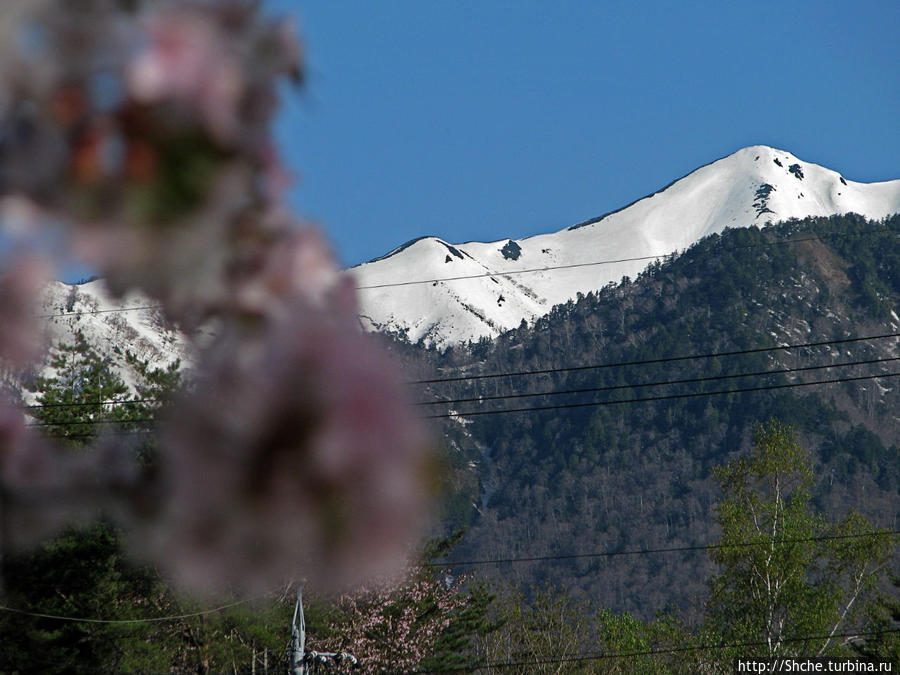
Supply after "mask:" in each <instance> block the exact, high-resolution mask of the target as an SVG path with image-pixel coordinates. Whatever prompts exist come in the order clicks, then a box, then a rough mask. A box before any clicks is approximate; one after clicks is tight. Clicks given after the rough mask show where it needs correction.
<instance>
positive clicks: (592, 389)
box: [416, 356, 900, 406]
mask: <svg viewBox="0 0 900 675" xmlns="http://www.w3.org/2000/svg"><path fill="white" fill-rule="evenodd" d="M889 361H900V356H891V357H888V358H882V359H867V360H865V361H848V362H844V363H832V364H822V365H818V366H802V367H798V368H779V369H777V370H760V371H756V372H752V373H734V374H731V375H709V376H706V377H691V378H686V379H682V380H664V381H661V382H641V383H638V384H616V385H610V386H606V387H585V388H583V389H563V390H559V391H539V392H535V393H531V394H496V395H492V396H473V397H470V398H456V399H449V400H435V401H418V402H417V403H416V405H419V406H423V405H441V404H457V403H482V402H483V401H498V400H507V399H515V398H529V397H535V396H562V395H569V394H593V393H599V392H604V391H619V390H622V389H640V388H642V387H663V386H667V385H673V384H696V383H700V382H717V381H720V380H733V379H740V378H744V377H761V376H766V375H784V374H790V373H800V372H806V371H811V370H823V369H828V368H846V367H850V366H862V365H870V364H873V363H887V362H889Z"/></svg>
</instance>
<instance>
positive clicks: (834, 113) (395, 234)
mask: <svg viewBox="0 0 900 675" xmlns="http://www.w3.org/2000/svg"><path fill="white" fill-rule="evenodd" d="M266 4H267V6H268V7H269V8H270V9H271V10H272V11H275V12H281V13H284V12H286V13H290V14H292V15H294V16H295V17H296V19H297V23H298V26H299V29H300V33H301V35H302V37H303V39H304V43H305V49H306V53H307V68H308V69H307V74H308V81H307V84H306V86H305V87H304V89H303V90H302V91H301V92H300V93H298V94H291V95H289V96H288V97H287V99H286V100H285V106H284V111H283V113H282V114H281V116H280V118H279V120H278V125H277V135H278V139H279V141H280V144H281V148H282V152H283V154H284V156H285V158H286V160H287V162H288V164H289V165H290V167H291V168H292V169H293V170H294V172H295V173H296V174H297V177H298V182H297V184H296V186H295V188H294V189H293V190H292V192H291V194H290V201H291V204H292V205H293V206H294V207H295V208H296V210H297V211H298V212H299V213H301V214H302V215H304V216H307V217H309V218H310V219H312V220H314V221H316V222H318V223H319V224H320V225H321V226H322V227H323V228H324V229H325V231H326V232H327V233H328V235H329V237H330V238H331V240H332V242H333V244H334V246H335V249H336V252H337V254H338V256H339V258H340V259H341V261H342V263H344V264H348V265H349V264H356V263H359V262H362V261H365V260H367V259H370V258H373V257H376V256H378V255H381V254H383V253H386V252H387V251H388V250H390V249H391V248H393V247H394V246H397V245H399V244H401V243H403V242H404V241H406V240H408V239H411V238H414V237H417V236H421V235H426V234H433V235H437V236H440V237H443V238H445V239H448V240H451V241H456V242H459V241H466V240H472V239H478V240H492V239H499V238H502V237H521V236H527V235H530V234H536V233H539V232H546V231H551V230H555V229H560V228H563V227H566V226H568V225H570V224H573V223H575V222H578V221H581V220H584V219H587V218H590V217H592V216H596V215H599V214H601V213H604V212H606V211H609V210H612V209H615V208H618V207H620V206H623V205H624V204H626V203H628V202H630V201H632V200H634V199H636V198H639V197H642V196H644V195H645V194H647V193H650V192H653V191H655V190H657V189H659V188H660V187H662V186H664V185H666V184H667V183H669V182H670V181H672V180H673V179H675V178H678V177H680V176H682V175H684V174H686V173H688V172H690V171H691V170H693V169H694V168H696V167H698V166H700V165H702V164H705V163H707V162H710V161H712V160H714V159H717V158H719V157H722V156H724V155H727V154H730V153H731V152H733V151H735V150H737V149H739V148H741V147H744V146H746V145H752V144H756V143H762V144H767V145H772V146H775V147H779V148H782V149H785V150H788V151H790V152H792V153H794V154H796V155H797V156H799V157H800V158H801V159H804V160H807V161H811V162H816V163H818V164H823V165H825V166H828V167H829V168H833V169H835V170H838V171H841V172H842V173H843V174H844V175H845V176H846V177H848V178H851V179H854V180H859V181H876V180H888V179H893V178H900V161H898V158H900V125H898V119H900V65H898V64H900V40H897V29H898V28H900V3H898V2H896V1H894V0H885V1H878V2H846V1H842V2H821V1H820V2H754V3H749V2H735V3H732V2H708V3H698V2H684V1H682V2H640V3H636V2H575V1H571V0H569V1H567V2H558V3H551V2H537V1H531V0H518V1H517V2H500V1H487V0H485V1H482V2H475V1H463V0H458V1H454V2H449V1H437V0H434V1H431V0H424V1H423V0H402V1H401V0H387V1H380V2H362V1H359V2H346V1H342V0H329V1H328V2H321V1H316V2H312V1H298V0H293V1H291V0H267V2H266Z"/></svg>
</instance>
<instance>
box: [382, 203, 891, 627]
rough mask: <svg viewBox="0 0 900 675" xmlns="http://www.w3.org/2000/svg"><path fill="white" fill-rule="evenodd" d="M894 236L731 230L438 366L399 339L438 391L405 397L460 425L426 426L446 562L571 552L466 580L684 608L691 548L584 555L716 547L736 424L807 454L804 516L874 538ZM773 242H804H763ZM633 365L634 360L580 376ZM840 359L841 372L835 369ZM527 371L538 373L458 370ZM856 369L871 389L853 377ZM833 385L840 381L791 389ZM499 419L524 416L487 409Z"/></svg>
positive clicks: (698, 590) (808, 225)
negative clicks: (448, 481) (448, 485)
mask: <svg viewBox="0 0 900 675" xmlns="http://www.w3.org/2000/svg"><path fill="white" fill-rule="evenodd" d="M898 236H900V216H893V217H891V218H889V219H886V220H885V221H884V222H883V223H874V222H870V221H865V220H864V219H862V218H860V217H858V216H833V217H830V218H813V219H805V220H802V221H796V222H791V223H785V224H781V225H777V226H774V227H767V228H762V229H756V228H747V229H736V230H728V231H727V232H725V233H724V234H722V235H721V236H719V235H713V236H710V237H707V238H705V239H703V240H701V241H700V242H698V244H697V245H695V246H694V247H692V248H691V249H689V250H688V251H687V252H686V253H685V254H684V255H681V256H679V257H677V258H675V259H673V260H670V261H667V262H665V263H663V264H661V265H653V266H652V267H651V268H650V269H648V270H647V271H646V272H645V273H643V274H642V275H640V276H639V277H638V278H637V279H636V280H635V281H633V282H631V283H626V284H621V285H619V286H616V287H614V288H605V289H603V290H602V291H600V292H598V293H590V294H588V295H586V296H584V297H583V298H581V299H580V300H579V301H577V302H574V303H567V304H565V305H558V306H557V307H556V308H554V310H553V311H552V312H551V313H550V314H549V315H547V316H546V317H542V318H540V319H538V320H537V321H535V323H534V324H533V325H532V326H527V327H523V328H519V329H515V330H512V331H510V332H508V333H505V334H504V335H502V336H501V337H499V338H498V339H496V340H493V341H491V342H484V343H479V344H475V345H472V346H470V347H468V348H465V347H463V348H456V349H453V350H448V351H446V352H443V353H442V352H440V351H437V350H425V349H420V348H416V347H413V346H402V345H401V346H399V347H398V350H401V351H404V352H405V353H408V354H409V355H410V356H409V358H410V360H411V361H414V359H415V357H416V356H418V358H419V359H420V360H421V363H420V364H419V365H418V368H417V370H416V373H415V375H416V377H424V378H428V377H430V378H433V377H434V374H433V373H439V374H440V375H441V377H446V378H449V379H447V380H446V381H443V382H432V383H428V384H423V385H422V386H421V387H420V388H418V389H417V393H418V395H419V399H420V400H422V401H438V400H441V401H451V403H448V404H441V405H429V406H428V408H427V410H428V413H429V414H441V413H444V412H446V411H448V410H455V411H458V412H460V414H462V417H458V418H452V419H448V420H443V421H442V425H441V432H442V434H443V437H444V438H445V443H446V445H447V448H448V456H449V457H450V461H452V462H453V463H454V465H455V466H456V468H457V473H456V475H455V476H454V480H453V489H454V490H455V492H454V493H453V496H452V498H450V499H448V505H447V506H446V507H445V512H444V513H445V518H448V519H453V520H455V521H456V522H455V523H454V524H456V525H460V524H465V525H468V532H467V534H466V536H465V538H464V539H463V543H462V545H461V547H460V548H459V550H457V551H456V554H455V555H456V559H459V560H482V559H488V560H494V559H501V560H502V559H507V558H510V557H526V558H528V557H533V556H550V557H551V558H552V556H556V555H559V556H572V557H571V558H567V559H560V560H552V559H548V560H543V561H541V560H535V561H533V562H528V563H523V564H517V565H509V566H505V565H497V566H484V567H480V568H478V571H479V573H483V574H486V575H491V576H502V577H504V578H506V579H512V580H514V581H516V582H521V583H524V584H529V583H541V582H543V581H545V580H551V581H552V582H553V583H555V584H559V585H561V586H566V587H567V588H568V589H569V590H570V592H572V593H574V594H577V595H581V596H583V597H584V598H590V599H591V600H592V601H595V602H598V603H599V604H600V605H602V606H606V607H610V608H613V609H615V610H617V611H620V610H627V611H633V612H638V613H640V614H642V615H644V616H648V617H649V616H652V615H653V614H654V613H655V612H656V611H657V610H660V609H663V608H665V607H667V606H679V607H682V608H689V607H691V606H693V603H694V602H695V601H698V600H702V598H703V594H704V592H705V589H706V579H707V575H708V574H709V572H710V569H711V567H710V563H709V560H708V558H707V556H706V555H705V553H703V552H693V553H690V552H684V553H683V554H678V555H672V556H622V557H617V558H610V559H607V558H604V557H602V556H599V557H593V558H592V557H591V556H590V555H588V554H590V553H592V552H596V551H628V550H642V549H658V548H671V547H691V546H702V545H703V544H706V543H708V542H710V541H713V540H715V538H716V534H717V531H716V527H715V525H714V521H713V505H714V503H715V500H716V498H717V496H718V494H719V493H718V490H717V487H716V483H715V481H714V480H713V476H712V470H713V467H715V466H717V465H721V464H723V463H724V462H725V461H727V460H728V459H729V458H731V457H733V456H734V453H736V452H739V451H741V450H746V449H747V447H748V443H749V437H750V432H751V429H752V426H753V424H755V423H757V422H762V421H765V420H767V419H769V418H771V417H775V418H778V419H780V420H781V421H782V422H785V423H788V424H791V425H793V426H795V427H796V428H797V430H798V432H799V433H800V435H801V438H802V441H803V444H804V446H805V447H806V448H807V449H808V450H809V451H810V452H811V454H812V456H813V458H814V464H815V469H816V476H817V486H816V489H815V497H816V500H817V506H818V507H819V508H820V509H822V510H825V511H827V512H829V513H830V514H831V515H833V516H836V517H840V516H843V515H844V514H845V513H846V512H847V511H848V509H850V508H855V509H857V510H858V511H860V512H861V513H863V514H864V515H865V516H867V517H868V518H870V519H871V520H872V522H873V523H874V525H875V526H876V527H890V528H895V527H896V517H897V514H898V512H900V511H898V509H900V414H898V410H900V386H898V385H900V378H898V377H897V376H898V375H900V368H898V365H897V364H898V362H897V361H896V359H897V358H898V357H900V338H897V337H896V334H897V333H898V331H900V316H898V309H900V246H898V243H900V240H898ZM788 239H793V240H801V241H799V242H798V243H794V244H791V245H785V244H780V243H776V242H782V241H784V240H788ZM888 334H890V335H894V337H890V338H879V339H871V340H859V341H854V342H846V343H840V344H833V345H821V346H818V347H809V348H802V349H790V350H771V351H763V352H753V351H750V352H747V353H743V354H739V355H733V356H730V357H727V358H715V359H711V358H689V359H684V360H671V357H682V356H686V355H691V354H697V355H702V354H712V353H722V352H731V351H742V350H743V351H746V350H755V349H762V348H771V347H774V346H776V345H790V344H804V343H819V342H823V341H831V340H845V339H847V338H858V337H861V336H879V335H881V336H884V335H888ZM879 359H881V361H876V360H879ZM884 359H892V360H884ZM635 361H642V362H644V363H643V364H642V365H639V366H638V365H633V366H630V367H621V366H619V367H605V368H588V369H584V368H582V369H579V367H584V366H588V365H594V364H622V363H629V362H635ZM861 361H865V362H867V363H865V364H860V363H857V362H861ZM847 363H850V364H854V363H855V364H856V365H851V366H841V365H839V364H847ZM573 367H574V368H575V369H574V370H569V369H570V368H573ZM810 368H812V370H807V371H804V370H803V369H810ZM533 371H538V372H539V373H540V374H539V375H537V376H533V377H526V376H506V377H491V378H486V379H475V378H472V377H471V376H475V375H481V374H497V373H521V372H533ZM772 371H774V372H772ZM761 372H771V373H772V374H767V375H765V376H762V375H756V373H761ZM460 375H468V376H470V377H469V378H462V379H454V378H457V377H458V376H460ZM871 376H879V377H878V379H861V380H854V379H852V378H859V377H871ZM839 379H847V380H848V381H845V382H836V381H832V382H830V383H827V384H819V385H816V386H803V387H798V388H790V387H789V386H788V385H793V384H799V383H809V382H817V381H818V382H822V381H829V380H839ZM678 381H681V382H680V383H679V382H678ZM667 382H674V383H673V384H652V383H667ZM651 384H652V386H651ZM769 387H771V388H769ZM552 392H568V393H566V394H565V395H553V394H552ZM723 392H731V393H723ZM497 397H499V398H497ZM634 399H644V400H643V401H640V402H637V401H634ZM542 407H544V408H545V409H543V410H541V409H540V408H542ZM502 409H513V410H516V409H526V410H524V411H523V410H519V411H517V412H506V413H504V414H496V415H494V414H486V413H490V412H491V411H496V410H502ZM528 409H530V410H528ZM472 412H474V413H475V414H471V415H470V414H469V413H472ZM578 556H584V557H583V558H578Z"/></svg>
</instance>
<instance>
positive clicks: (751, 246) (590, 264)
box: [356, 228, 892, 291]
mask: <svg viewBox="0 0 900 675" xmlns="http://www.w3.org/2000/svg"><path fill="white" fill-rule="evenodd" d="M887 232H892V230H889V229H887V228H875V229H871V230H864V231H862V232H844V233H835V234H833V235H822V236H813V237H804V238H800V239H781V240H778V241H770V242H764V243H761V244H748V245H746V246H733V247H729V248H720V249H714V248H712V249H707V250H705V251H700V252H695V255H696V254H697V253H699V254H700V255H711V254H714V253H730V252H732V251H745V250H748V249H754V248H771V247H773V246H790V245H793V244H801V243H803V242H807V241H822V237H825V238H828V239H843V238H846V237H856V236H861V235H865V234H874V233H887ZM823 243H824V242H823ZM689 250H690V249H688V250H687V251H682V252H681V253H680V254H679V252H678V251H670V252H669V253H660V254H659V255H645V256H636V257H634V258H618V259H612V260H595V261H591V262H584V263H570V264H567V265H547V266H546V267H533V268H529V269H523V270H511V271H509V272H484V273H479V274H462V275H459V276H453V277H440V278H435V279H417V280H414V281H393V282H386V283H383V284H371V285H369V286H357V287H356V290H359V291H367V290H373V289H379V288H395V287H398V286H415V285H421V284H436V283H442V282H445V281H461V280H465V279H485V278H489V277H507V276H512V275H516V274H533V273H536V272H551V271H553V270H564V269H572V268H578V267H596V266H600V265H616V264H620V263H626V262H641V261H644V260H659V259H661V258H668V257H670V256H678V255H684V254H685V253H687V252H688V251H689Z"/></svg>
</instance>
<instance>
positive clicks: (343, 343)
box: [155, 302, 427, 590]
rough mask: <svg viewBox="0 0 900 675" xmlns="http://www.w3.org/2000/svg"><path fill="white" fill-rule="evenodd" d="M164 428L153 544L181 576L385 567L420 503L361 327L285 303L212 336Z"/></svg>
mask: <svg viewBox="0 0 900 675" xmlns="http://www.w3.org/2000/svg"><path fill="white" fill-rule="evenodd" d="M200 372H201V373H202V375H201V376H200V378H199V379H198V381H197V382H196V383H195V386H194V387H192V389H191V392H190V393H189V394H187V395H186V396H185V397H184V398H183V399H182V400H181V401H180V403H179V404H178V405H176V406H174V407H173V408H172V410H171V411H170V414H169V416H168V418H167V419H166V424H165V426H164V431H163V436H162V440H163V447H164V448H165V457H164V460H163V466H164V468H165V475H166V476H167V477H168V478H169V480H170V481H171V484H170V489H171V494H170V497H169V499H168V501H167V509H168V513H167V518H166V520H165V521H164V526H163V527H162V528H161V530H160V531H159V536H158V538H157V540H156V542H155V546H156V547H157V549H158V550H160V551H166V555H165V560H166V561H167V563H168V564H169V565H170V566H171V569H172V571H173V573H174V574H175V576H176V577H177V578H179V579H181V580H183V581H184V582H185V583H187V584H188V585H189V586H191V587H195V588H196V587H198V586H199V587H204V586H207V587H208V586H209V585H210V584H215V583H223V582H224V583H230V584H234V585H236V586H238V587H243V588H248V587H249V588H251V589H253V590H259V589H265V588H270V587H272V586H274V585H277V584H279V583H283V582H284V581H285V580H290V579H292V578H293V579H296V578H299V577H301V576H306V577H308V578H310V579H313V580H315V581H316V582H318V583H320V584H323V585H326V586H329V587H339V586H343V585H345V584H351V583H357V582H359V581H360V580H362V579H365V578H367V577H370V576H372V575H377V574H384V573H389V572H390V571H392V570H396V569H397V567H398V565H399V564H400V563H401V562H402V561H403V559H404V556H405V555H406V553H407V551H408V550H409V546H410V544H411V543H412V540H413V537H414V535H415V533H416V532H417V526H418V525H420V524H421V523H422V521H423V518H424V513H425V497H426V495H425V494H424V489H423V484H424V478H425V475H424V474H425V471H426V468H427V467H426V456H425V455H424V454H423V452H422V450H423V448H424V445H425V442H424V440H425V439H424V436H423V433H422V430H421V429H420V427H419V426H418V425H417V424H416V421H415V420H414V419H412V415H411V411H410V408H409V407H408V406H407V405H406V401H405V398H404V396H403V395H402V393H401V391H400V385H399V384H398V382H397V376H396V373H395V371H394V369H393V367H392V366H391V365H390V364H389V363H388V362H387V361H386V360H385V358H384V357H383V356H382V354H380V353H379V352H378V351H377V350H376V349H375V348H374V345H373V344H372V342H371V341H370V339H368V338H366V337H365V336H363V335H361V334H359V333H354V332H352V331H348V330H346V327H345V326H344V325H340V324H338V323H336V322H335V321H334V319H333V318H332V317H330V316H329V315H328V314H327V313H325V312H323V311H319V310H315V309H313V308H311V307H309V305H307V304H306V303H302V302H301V303H298V304H297V305H296V306H295V308H294V312H292V313H291V314H290V315H287V316H284V317H281V318H279V319H277V320H274V321H270V322H267V323H266V325H265V326H264V327H263V328H262V333H261V334H259V335H258V336H256V337H254V338H252V339H247V338H246V336H241V334H240V329H239V328H234V327H233V328H232V329H231V330H229V331H228V332H227V333H226V334H223V335H221V336H220V339H219V340H218V342H217V344H215V345H214V346H213V347H212V348H211V349H210V350H209V352H208V353H207V354H206V357H205V360H204V361H203V363H202V365H201V369H200Z"/></svg>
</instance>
